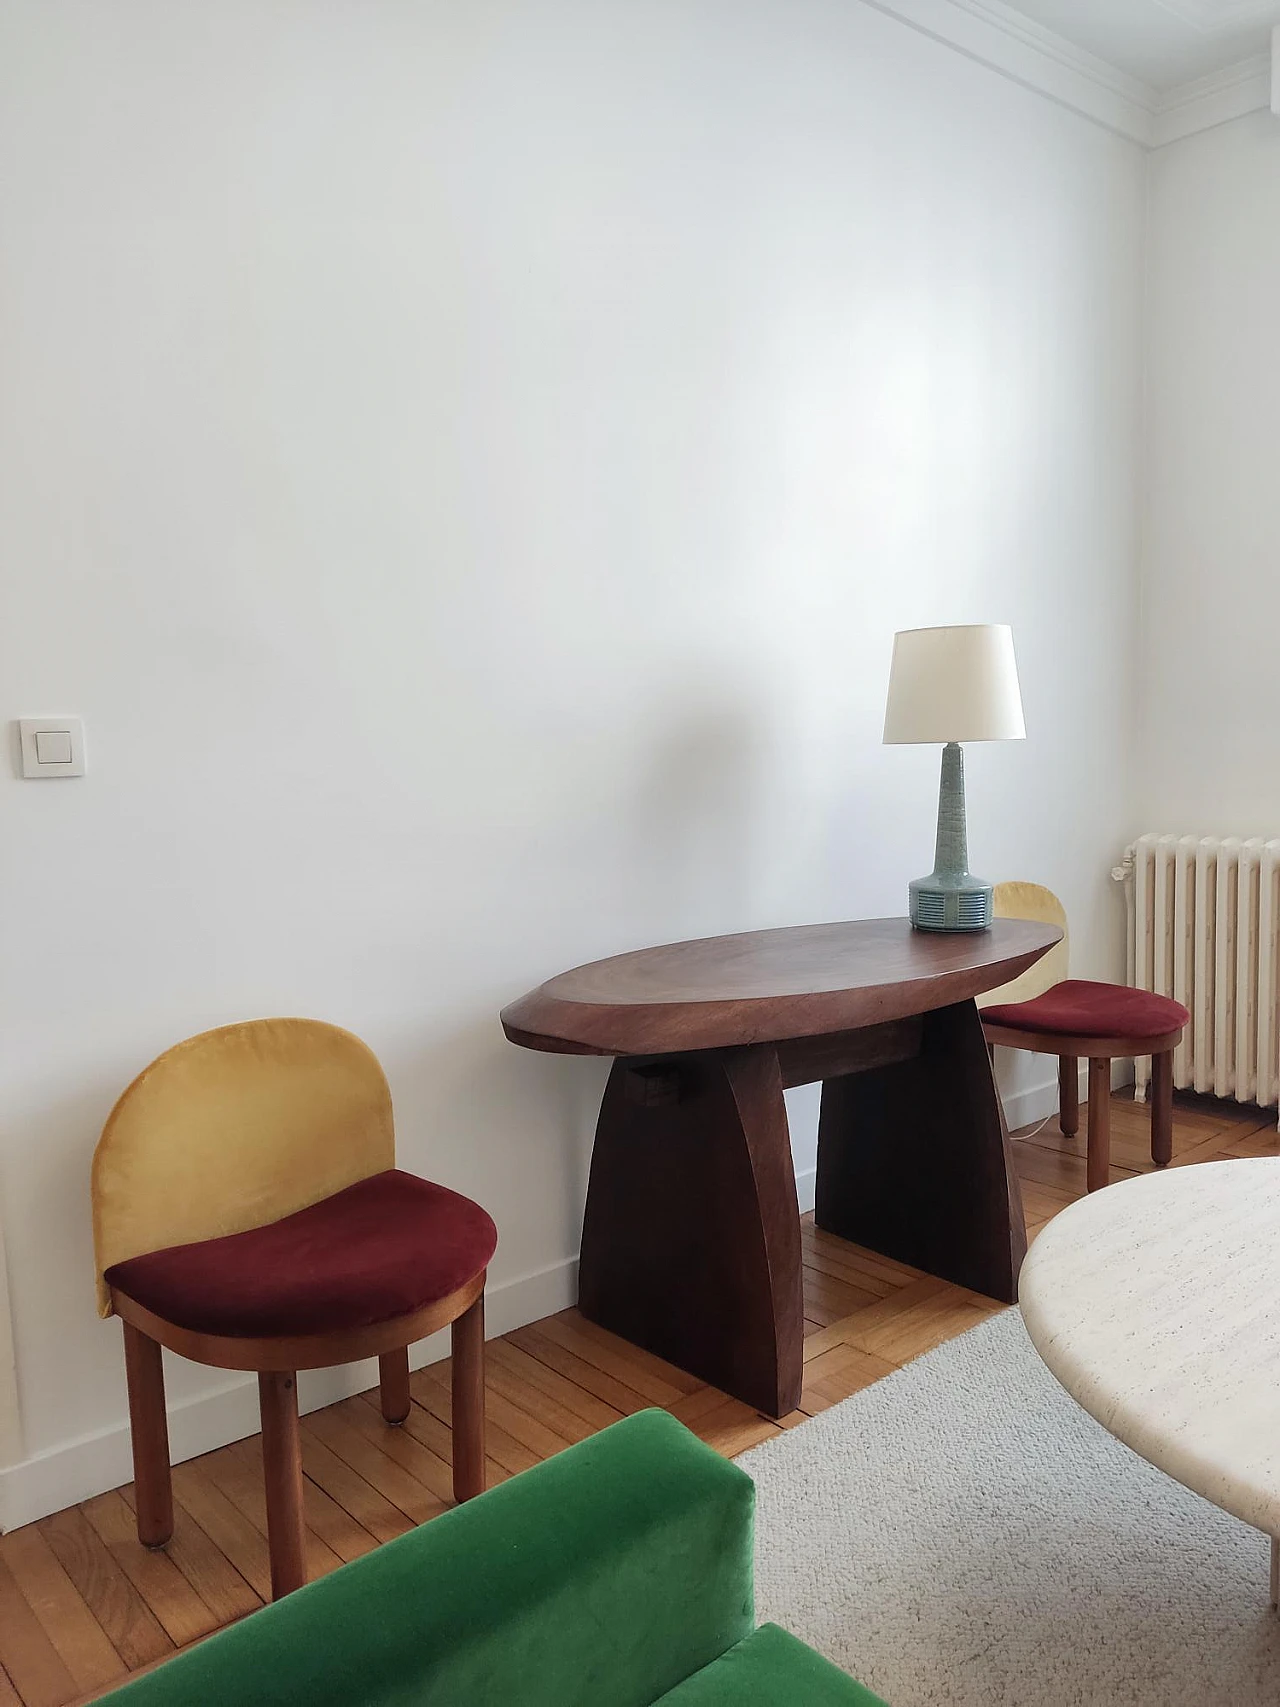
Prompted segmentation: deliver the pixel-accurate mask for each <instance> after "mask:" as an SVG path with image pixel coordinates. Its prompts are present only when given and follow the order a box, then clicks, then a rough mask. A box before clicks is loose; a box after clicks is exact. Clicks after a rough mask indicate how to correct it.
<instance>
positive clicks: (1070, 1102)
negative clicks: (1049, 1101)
mask: <svg viewBox="0 0 1280 1707" xmlns="http://www.w3.org/2000/svg"><path fill="white" fill-rule="evenodd" d="M1058 1125H1059V1126H1060V1127H1061V1128H1062V1131H1063V1133H1064V1134H1065V1136H1066V1137H1068V1138H1074V1137H1075V1135H1076V1133H1077V1132H1078V1131H1079V1130H1080V1063H1079V1061H1077V1060H1076V1058H1075V1056H1074V1055H1059V1057H1058Z"/></svg>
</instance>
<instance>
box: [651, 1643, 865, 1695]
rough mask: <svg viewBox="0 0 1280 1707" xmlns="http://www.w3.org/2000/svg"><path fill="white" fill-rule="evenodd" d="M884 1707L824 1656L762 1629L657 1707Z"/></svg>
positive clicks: (679, 1685)
mask: <svg viewBox="0 0 1280 1707" xmlns="http://www.w3.org/2000/svg"><path fill="white" fill-rule="evenodd" d="M722 1702H732V1703H733V1707H801V1704H803V1707H884V1702H883V1701H881V1699H880V1697H879V1696H878V1695H873V1694H872V1693H871V1691H870V1690H869V1689H864V1688H863V1687H862V1685H861V1684H860V1683H855V1682H854V1681H853V1679H852V1678H851V1677H847V1676H846V1675H845V1673H844V1672H842V1671H838V1670H837V1669H836V1667H835V1666H833V1665H832V1664H831V1662H830V1661H829V1660H824V1659H823V1657H822V1655H821V1654H815V1653H814V1651H813V1649H812V1648H806V1647H805V1645H804V1643H803V1642H799V1641H797V1640H796V1638H795V1637H794V1636H789V1635H788V1634H787V1632H786V1631H785V1630H780V1629H779V1628H778V1626H777V1625H776V1624H762V1625H761V1626H760V1628H759V1629H758V1630H756V1631H754V1632H753V1633H752V1634H751V1635H750V1636H748V1637H747V1638H746V1640H745V1641H742V1642H739V1643H737V1645H736V1646H735V1647H732V1648H730V1649H729V1652H728V1653H727V1654H722V1655H721V1656H720V1658H719V1659H718V1660H713V1661H712V1662H711V1664H710V1665H709V1666H706V1667H705V1668H704V1669H703V1670H702V1671H700V1672H698V1673H697V1675H696V1676H694V1677H691V1678H688V1679H686V1681H685V1682H684V1683H678V1684H677V1685H676V1687H675V1688H674V1689H673V1690H671V1691H670V1692H669V1693H668V1694H666V1695H664V1696H663V1697H662V1700H661V1703H660V1704H659V1707H719V1704H720V1703H722Z"/></svg>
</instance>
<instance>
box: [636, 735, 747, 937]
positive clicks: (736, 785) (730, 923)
mask: <svg viewBox="0 0 1280 1707" xmlns="http://www.w3.org/2000/svg"><path fill="white" fill-rule="evenodd" d="M768 751H769V741H768V736H767V731H766V726H765V724H764V723H763V721H762V719H761V718H760V716H759V713H758V711H756V710H755V709H754V708H750V709H749V708H747V707H745V706H741V705H738V706H728V705H726V706H721V707H715V708H711V707H708V708H706V709H705V710H702V711H699V712H698V713H697V714H696V715H693V716H689V717H686V718H683V719H679V720H673V721H672V723H671V724H670V726H669V727H668V729H667V731H666V733H665V734H664V735H663V736H662V737H661V738H660V739H659V740H658V741H657V743H656V744H655V746H654V748H653V752H652V756H651V757H650V759H649V763H648V766H647V769H646V770H645V771H644V772H643V773H642V774H641V775H640V777H639V778H638V782H637V787H636V791H635V798H634V806H633V810H632V815H631V818H630V821H629V823H628V824H627V826H626V828H627V829H628V830H629V831H630V840H631V842H632V845H633V847H634V849H635V850H636V853H637V855H638V856H639V857H638V860H637V864H638V865H639V866H640V867H641V868H642V869H643V870H644V871H645V873H646V874H647V880H646V892H645V894H644V895H643V896H641V897H638V898H637V899H638V900H639V901H640V903H641V904H640V906H639V907H638V908H633V909H630V911H632V912H635V911H639V912H640V913H641V915H642V916H644V917H646V918H648V919H651V920H653V922H654V928H655V930H656V931H657V932H658V933H659V934H658V935H656V936H654V938H653V941H655V942H656V941H661V940H663V937H664V936H665V937H666V939H667V940H671V939H672V938H674V937H678V936H682V935H687V934H690V933H692V934H694V935H697V936H714V935H717V934H720V933H722V932H725V931H736V930H747V929H750V928H751V927H752V926H753V925H754V923H755V922H756V916H757V913H758V910H759V904H760V898H761V882H760V875H761V872H762V870H763V868H764V864H765V860H764V852H765V849H764V843H765V839H766V833H767V831H768V827H769V789H768V778H767V773H768V768H769V767H768V763H767V760H768ZM634 946H635V947H637V948H643V947H647V946H649V945H648V944H647V943H640V942H637V943H636V944H635V945H634Z"/></svg>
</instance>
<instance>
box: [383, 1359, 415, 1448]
mask: <svg viewBox="0 0 1280 1707" xmlns="http://www.w3.org/2000/svg"><path fill="white" fill-rule="evenodd" d="M378 1391H379V1394H380V1396H381V1399H382V1415H383V1419H384V1421H386V1422H389V1423H390V1424H391V1426H392V1427H393V1428H396V1427H398V1426H399V1425H400V1424H401V1423H402V1422H403V1421H404V1419H405V1418H406V1417H407V1416H408V1414H409V1406H410V1404H411V1403H412V1402H413V1401H412V1399H411V1397H410V1393H409V1348H408V1346H407V1345H406V1346H401V1348H400V1350H399V1351H388V1352H384V1353H383V1355H382V1356H381V1357H380V1358H379V1359H378Z"/></svg>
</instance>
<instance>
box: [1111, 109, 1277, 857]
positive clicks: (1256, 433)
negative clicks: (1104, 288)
mask: <svg viewBox="0 0 1280 1707" xmlns="http://www.w3.org/2000/svg"><path fill="white" fill-rule="evenodd" d="M1149 265H1150V287H1149V313H1148V340H1149V350H1148V381H1147V419H1148V429H1147V438H1148V452H1147V455H1148V459H1149V462H1148V481H1147V486H1148V499H1147V515H1146V528H1145V538H1144V550H1143V587H1142V626H1141V633H1142V669H1141V675H1140V677H1139V689H1140V692H1139V705H1140V724H1139V741H1138V749H1137V757H1138V764H1137V772H1136V777H1137V787H1136V792H1135V806H1136V808H1137V813H1136V818H1135V822H1134V823H1133V825H1132V826H1131V827H1132V828H1133V829H1134V830H1136V831H1144V830H1165V831H1174V832H1178V833H1180V834H1188V833H1210V834H1218V835H1229V834H1238V835H1246V836H1248V835H1268V836H1277V835H1280V763H1277V755H1278V754H1280V693H1278V692H1277V687H1276V678H1277V655H1278V647H1280V120H1277V119H1275V118H1274V117H1272V115H1271V114H1269V113H1253V114H1251V115H1250V116H1249V117H1248V118H1243V119H1237V120H1236V121H1235V122H1234V123H1233V124H1227V125H1222V126H1220V127H1219V128H1218V129H1217V130H1211V131H1206V132H1204V133H1203V134H1201V135H1198V136H1193V137H1188V138H1187V139H1186V140H1185V141H1183V142H1179V143H1176V144H1174V145H1173V146H1172V147H1170V148H1166V149H1162V150H1161V151H1160V152H1159V153H1157V154H1155V155H1153V156H1152V159H1151V201H1150V264H1149Z"/></svg>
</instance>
